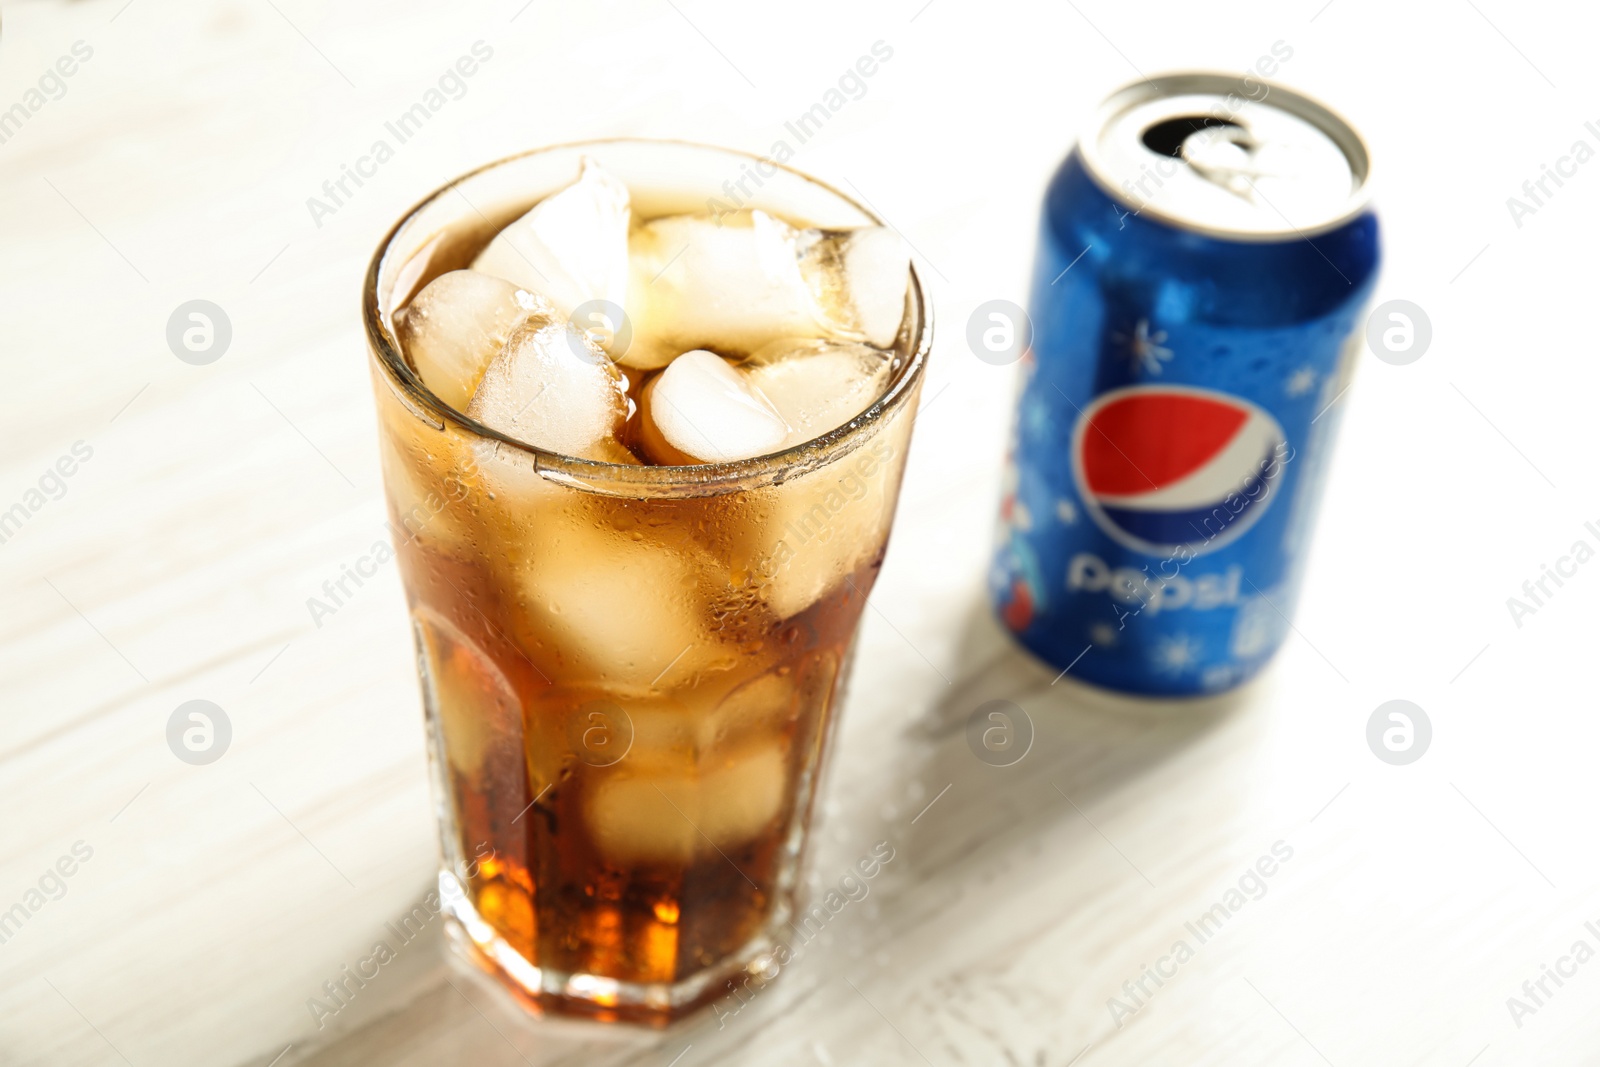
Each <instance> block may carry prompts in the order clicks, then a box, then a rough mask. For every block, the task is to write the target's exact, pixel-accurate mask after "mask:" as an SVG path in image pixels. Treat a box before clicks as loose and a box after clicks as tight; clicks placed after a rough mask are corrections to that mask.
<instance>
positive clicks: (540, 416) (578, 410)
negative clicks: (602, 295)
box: [467, 318, 628, 459]
mask: <svg viewBox="0 0 1600 1067" xmlns="http://www.w3.org/2000/svg"><path fill="white" fill-rule="evenodd" d="M467 414H468V415H470V416H471V417H473V418H474V419H477V420H478V421H479V422H481V423H483V424H484V425H485V426H489V427H491V428H493V429H496V430H499V431H500V432H501V433H503V434H505V435H506V436H508V437H514V438H516V439H517V440H519V441H523V442H525V443H527V444H530V445H535V446H537V447H539V448H543V449H547V450H548V451H551V452H559V453H561V454H562V455H566V456H578V457H581V458H584V459H606V458H607V457H608V455H609V454H611V452H612V451H613V450H612V445H613V444H614V443H615V442H616V440H617V435H618V434H620V433H621V431H622V428H623V426H624V424H625V423H626V422H627V418H628V397H627V392H626V385H625V384H624V382H623V379H622V375H621V374H619V373H618V372H617V369H616V367H614V366H613V365H612V364H611V361H610V360H608V359H607V358H606V357H605V355H604V354H603V353H601V352H600V351H599V349H597V348H595V347H594V346H593V345H592V344H591V343H590V341H589V340H588V338H587V337H585V336H584V335H583V334H582V333H580V332H578V330H577V329H576V328H575V327H573V326H572V324H571V323H568V322H552V321H551V320H550V319H548V318H536V319H529V320H528V321H527V322H526V323H524V324H523V325H522V326H520V327H518V328H517V329H516V330H515V331H513V332H512V334H511V336H510V338H508V339H507V341H506V344H505V347H504V348H503V349H501V351H500V354H499V355H498V356H496V357H495V359H494V361H493V362H492V363H490V364H489V369H488V370H487V371H485V372H484V375H483V381H482V382H481V383H480V384H479V385H478V390H477V392H475V393H473V395H472V401H471V403H469V404H468V405H467Z"/></svg>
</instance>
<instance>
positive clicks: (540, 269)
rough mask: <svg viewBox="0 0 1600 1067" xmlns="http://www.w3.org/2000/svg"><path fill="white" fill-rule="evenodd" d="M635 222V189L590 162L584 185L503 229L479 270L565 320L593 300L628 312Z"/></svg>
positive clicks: (551, 199)
mask: <svg viewBox="0 0 1600 1067" xmlns="http://www.w3.org/2000/svg"><path fill="white" fill-rule="evenodd" d="M630 219H631V210H630V208H629V199H628V187H627V186H625V185H623V184H622V183H621V182H620V181H618V180H617V179H616V178H613V177H612V176H611V175H610V174H607V173H606V172H605V171H604V170H602V169H601V167H600V166H599V164H597V163H595V162H594V161H593V160H591V159H588V158H587V157H585V158H584V160H583V163H582V168H581V170H580V172H579V174H578V180H577V181H575V182H573V183H572V184H571V185H569V186H567V187H566V188H565V189H562V190H561V191H560V192H557V193H554V194H552V195H550V196H547V197H545V198H544V199H543V200H541V201H539V203H537V204H535V205H534V207H533V208H532V209H531V210H530V211H529V212H528V213H527V214H525V215H523V216H522V217H521V218H519V219H517V220H516V221H515V222H513V223H511V225H509V226H507V227H506V228H505V229H503V230H501V231H500V233H499V234H498V235H496V237H495V238H494V240H492V241H490V242H489V246H488V247H487V248H485V249H484V250H483V251H482V252H480V253H479V254H478V258H477V259H475V260H473V261H472V269H473V270H477V271H482V272H484V273H486V274H492V275H494V276H496V277H499V278H505V279H506V280H508V281H512V282H515V283H516V284H517V285H520V286H522V287H523V288H524V289H529V290H531V291H533V292H536V293H539V294H541V295H542V296H545V297H546V298H548V299H549V300H550V302H551V303H552V304H554V305H555V307H556V310H557V311H559V312H561V313H562V314H563V315H565V316H571V315H572V313H573V311H574V310H575V309H576V308H578V307H579V306H580V305H582V304H585V303H587V302H589V301H593V300H603V301H606V302H607V303H609V304H612V305H614V306H616V307H618V308H624V307H626V306H627V303H628V272H629V267H628V226H629V222H630ZM582 325H584V326H585V327H587V325H588V323H583V324H582ZM619 325H620V324H613V326H614V327H616V326H619Z"/></svg>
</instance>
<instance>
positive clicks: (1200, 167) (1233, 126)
mask: <svg viewBox="0 0 1600 1067" xmlns="http://www.w3.org/2000/svg"><path fill="white" fill-rule="evenodd" d="M1141 140H1142V141H1144V145H1145V147H1146V148H1148V149H1150V150H1151V151H1152V152H1157V153H1160V154H1162V155H1167V156H1171V157H1173V158H1174V159H1181V160H1183V162H1185V163H1187V164H1188V165H1189V169H1190V170H1193V171H1194V172H1195V173H1196V174H1198V175H1199V176H1200V177H1202V178H1204V179H1205V180H1206V181H1208V182H1210V183H1212V184H1213V185H1216V186H1220V187H1221V188H1223V189H1226V190H1227V191H1228V192H1230V193H1232V194H1233V195H1234V196H1237V197H1238V198H1239V199H1241V200H1244V201H1245V202H1246V203H1249V204H1255V203H1256V188H1255V179H1256V178H1259V177H1263V176H1265V175H1267V174H1269V173H1270V172H1269V171H1265V170H1262V169H1261V168H1260V167H1258V166H1257V165H1256V163H1255V152H1256V150H1257V149H1258V148H1260V147H1261V145H1260V142H1258V141H1257V140H1256V139H1255V138H1254V137H1253V136H1252V135H1251V133H1250V131H1249V130H1247V129H1246V128H1245V127H1244V126H1241V125H1240V124H1239V123H1237V122H1232V121H1230V120H1228V119H1219V118H1215V117H1213V116H1211V115H1195V116H1192V117H1185V118H1173V119H1167V120H1166V121H1165V122H1158V123H1156V124H1155V125H1154V126H1151V127H1150V128H1149V129H1147V130H1145V131H1144V135H1143V136H1142V137H1141Z"/></svg>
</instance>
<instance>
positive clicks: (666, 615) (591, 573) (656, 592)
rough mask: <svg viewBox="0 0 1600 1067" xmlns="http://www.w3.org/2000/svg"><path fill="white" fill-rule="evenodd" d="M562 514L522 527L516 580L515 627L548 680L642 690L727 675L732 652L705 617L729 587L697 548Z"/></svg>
mask: <svg viewBox="0 0 1600 1067" xmlns="http://www.w3.org/2000/svg"><path fill="white" fill-rule="evenodd" d="M567 492H568V493H572V492H575V491H573V490H567ZM569 505H570V502H569ZM564 510H565V514H564V515H557V516H552V517H551V518H550V520H549V521H547V522H545V523H543V524H541V525H539V526H535V527H530V528H529V530H528V531H527V534H526V537H525V539H524V543H523V544H522V545H520V546H519V551H521V552H522V553H523V559H522V562H521V563H520V565H519V566H518V568H517V574H516V582H517V588H518V590H519V605H518V606H519V608H520V609H521V610H520V612H519V613H518V614H519V616H521V617H520V618H519V620H518V625H519V627H523V628H524V629H525V631H526V632H525V634H524V643H525V644H526V645H528V646H529V649H530V653H531V654H535V655H536V656H538V655H542V656H543V657H544V659H543V660H541V661H542V662H544V661H548V662H550V663H551V665H552V666H551V670H547V671H546V673H547V674H550V673H551V671H559V672H560V675H561V676H562V677H563V678H564V679H568V680H572V681H584V680H587V681H589V682H592V683H593V684H596V685H604V686H606V687H608V688H612V689H616V688H619V687H629V686H631V687H634V688H636V689H639V690H649V689H651V688H653V687H655V686H658V685H659V686H666V687H670V686H673V685H677V684H680V683H683V682H685V681H686V680H688V679H693V678H696V677H699V676H703V675H707V674H713V673H716V672H720V671H726V670H728V669H730V668H732V667H733V665H734V664H735V662H736V654H735V651H734V650H733V649H731V648H729V647H728V646H726V645H725V644H724V643H723V642H721V641H720V640H718V638H717V636H716V634H715V632H714V631H713V624H712V617H711V612H712V605H713V604H714V603H715V602H716V600H717V598H718V596H719V595H721V594H723V593H724V592H725V591H726V587H727V579H726V578H725V577H722V578H720V579H719V578H718V576H717V574H716V570H715V568H714V567H713V566H712V563H711V560H710V557H709V555H708V554H707V553H705V551H704V550H703V549H698V547H697V546H695V545H694V544H693V543H692V542H690V541H689V540H688V538H687V537H683V538H681V540H680V541H678V542H676V543H672V544H668V543H665V542H663V541H661V540H656V539H651V538H648V537H647V535H645V534H640V535H639V536H637V537H635V536H630V535H629V534H625V533H623V532H621V531H618V530H615V529H610V528H607V524H606V523H605V522H604V520H603V518H601V517H600V516H597V515H594V514H592V513H585V512H584V511H583V510H582V509H579V508H577V507H575V506H569V507H567V508H566V509H564ZM597 518H600V519H601V521H599V522H597V521H595V520H596V519H597Z"/></svg>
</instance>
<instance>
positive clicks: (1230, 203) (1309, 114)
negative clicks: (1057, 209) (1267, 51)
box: [1081, 71, 1371, 241]
mask: <svg viewBox="0 0 1600 1067" xmlns="http://www.w3.org/2000/svg"><path fill="white" fill-rule="evenodd" d="M1081 148H1082V152H1083V159H1084V164H1085V166H1086V167H1087V168H1088V170H1089V173H1090V174H1092V175H1093V176H1094V177H1095V179H1096V180H1097V181H1098V182H1099V183H1100V184H1101V185H1102V186H1104V187H1105V190H1106V191H1107V192H1108V193H1109V194H1110V195H1111V196H1113V197H1114V198H1116V199H1118V200H1120V201H1122V202H1123V203H1124V204H1126V205H1127V206H1128V207H1129V208H1130V209H1132V210H1134V211H1135V212H1136V213H1138V214H1140V215H1152V216H1155V217H1157V218H1160V219H1162V220H1164V221H1166V222H1169V223H1172V224H1174V225H1177V226H1179V227H1181V228H1184V229H1190V230H1197V231H1200V232H1203V233H1209V234H1214V235H1216V236H1220V237H1227V238H1232V239H1234V240H1243V241H1270V240H1282V239H1284V238H1287V237H1305V236H1310V235H1311V234H1313V233H1318V232H1323V231H1326V230H1330V229H1333V228H1334V227H1336V226H1338V225H1340V224H1342V223H1344V222H1346V221H1347V220H1349V219H1351V218H1354V217H1355V216H1356V215H1358V214H1360V213H1361V212H1362V211H1363V210H1364V209H1365V208H1366V205H1367V199H1368V178H1369V174H1370V171H1371V163H1370V160H1369V157H1368V155H1367V147H1366V145H1365V144H1364V143H1363V142H1362V140H1361V137H1360V135H1359V134H1357V133H1356V132H1355V130H1354V129H1353V128H1351V126H1350V124H1349V123H1348V122H1346V121H1345V120H1344V119H1342V118H1340V117H1339V116H1338V115H1336V114H1334V112H1333V111H1332V110H1330V109H1329V108H1327V107H1326V106H1324V105H1322V104H1320V103H1318V102H1317V101H1315V100H1313V99H1311V98H1310V97H1308V96H1305V95H1304V94H1302V93H1298V92H1295V91H1294V90H1293V89H1289V88H1286V87H1284V86H1280V85H1277V84H1276V83H1273V82H1267V81H1263V80H1260V79H1257V78H1255V77H1254V76H1251V77H1250V78H1248V79H1246V78H1244V77H1242V76H1240V75H1237V74H1216V73H1208V72H1199V71H1192V72H1182V73H1175V74H1159V75H1156V76H1155V77H1153V78H1146V79H1144V80H1143V81H1139V82H1135V83H1133V84H1131V85H1128V86H1125V87H1123V88H1122V89H1119V90H1117V91H1116V92H1114V93H1112V94H1111V96H1110V97H1108V98H1107V99H1106V101H1105V103H1104V104H1102V105H1101V106H1100V110H1099V111H1098V112H1097V114H1096V116H1095V127H1094V130H1093V132H1092V133H1091V135H1090V136H1088V137H1085V138H1084V139H1083V141H1082V143H1081Z"/></svg>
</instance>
